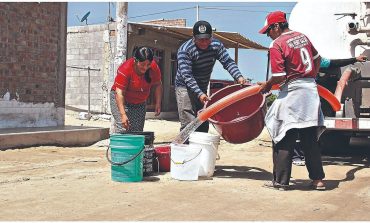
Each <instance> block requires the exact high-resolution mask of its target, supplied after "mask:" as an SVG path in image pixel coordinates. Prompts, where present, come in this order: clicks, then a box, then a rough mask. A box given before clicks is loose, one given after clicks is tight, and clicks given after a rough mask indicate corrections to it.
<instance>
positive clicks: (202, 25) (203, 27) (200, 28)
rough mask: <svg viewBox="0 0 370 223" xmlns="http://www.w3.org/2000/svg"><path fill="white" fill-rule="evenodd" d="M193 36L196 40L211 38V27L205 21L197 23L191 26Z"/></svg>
mask: <svg viewBox="0 0 370 223" xmlns="http://www.w3.org/2000/svg"><path fill="white" fill-rule="evenodd" d="M193 36H194V37H195V38H198V39H202V38H211V37H212V26H211V24H209V23H208V22H206V21H202V20H201V21H198V22H196V23H195V24H194V26H193Z"/></svg>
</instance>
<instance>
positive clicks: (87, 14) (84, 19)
mask: <svg viewBox="0 0 370 223" xmlns="http://www.w3.org/2000/svg"><path fill="white" fill-rule="evenodd" d="M89 15H90V11H88V12H87V13H86V14H85V15H84V16H83V17H82V19H81V21H80V22H84V21H85V22H86V25H87V17H89Z"/></svg>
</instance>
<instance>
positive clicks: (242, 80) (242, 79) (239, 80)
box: [237, 76, 247, 84]
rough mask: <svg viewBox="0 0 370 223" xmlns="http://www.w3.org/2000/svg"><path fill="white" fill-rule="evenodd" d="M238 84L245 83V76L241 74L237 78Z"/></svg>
mask: <svg viewBox="0 0 370 223" xmlns="http://www.w3.org/2000/svg"><path fill="white" fill-rule="evenodd" d="M237 81H238V84H245V83H247V80H245V78H244V77H243V76H242V77H239V78H238V80H237Z"/></svg>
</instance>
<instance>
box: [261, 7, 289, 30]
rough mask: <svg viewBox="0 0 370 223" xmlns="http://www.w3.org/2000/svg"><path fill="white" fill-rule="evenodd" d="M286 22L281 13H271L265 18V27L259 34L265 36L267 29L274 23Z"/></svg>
mask: <svg viewBox="0 0 370 223" xmlns="http://www.w3.org/2000/svg"><path fill="white" fill-rule="evenodd" d="M279 22H287V20H286V15H285V13H284V12H282V11H275V12H271V13H269V14H268V15H267V16H266V21H265V26H264V27H263V28H262V29H261V30H260V31H259V33H261V34H265V33H266V31H267V29H268V28H269V27H270V26H271V25H272V24H275V23H279Z"/></svg>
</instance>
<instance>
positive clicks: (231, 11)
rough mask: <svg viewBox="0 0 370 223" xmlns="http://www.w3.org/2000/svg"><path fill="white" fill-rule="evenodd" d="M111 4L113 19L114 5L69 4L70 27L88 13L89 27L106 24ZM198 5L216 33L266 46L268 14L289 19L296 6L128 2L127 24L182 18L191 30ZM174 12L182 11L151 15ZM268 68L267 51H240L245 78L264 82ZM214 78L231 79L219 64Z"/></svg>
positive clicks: (101, 3)
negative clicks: (276, 13) (283, 14)
mask: <svg viewBox="0 0 370 223" xmlns="http://www.w3.org/2000/svg"><path fill="white" fill-rule="evenodd" d="M109 4H110V6H111V16H112V17H113V18H114V17H115V14H116V7H115V4H112V3H109V2H69V3H68V26H76V25H83V24H82V23H80V22H79V20H78V19H77V17H78V18H80V19H81V18H82V16H83V15H84V14H86V13H87V12H88V11H90V12H91V14H90V15H89V17H88V24H100V23H105V22H107V18H108V14H109ZM197 4H198V5H199V7H200V10H199V15H200V16H199V17H200V19H201V20H206V21H208V22H210V23H211V25H212V26H213V27H214V28H216V30H218V31H230V32H238V33H240V34H242V35H243V36H245V37H247V38H249V39H251V40H253V41H255V42H257V43H259V44H261V45H264V46H269V44H270V42H271V39H270V38H268V37H267V36H266V35H261V34H259V33H258V31H259V29H261V28H262V26H263V24H264V21H265V17H266V15H267V14H268V12H271V11H275V10H281V11H284V12H286V13H287V14H288V16H289V13H290V12H291V10H292V9H293V7H294V5H295V3H294V2H265V3H260V2H233V3H229V2H197V3H196V2H129V3H128V21H131V22H141V21H146V20H153V19H162V18H164V19H175V18H183V19H186V25H187V26H190V27H192V26H193V24H194V23H195V21H196V9H195V6H196V5H197ZM187 8H189V9H187ZM172 10H179V11H173V12H167V13H162V14H156V15H148V14H153V13H160V12H164V11H172ZM146 15H148V16H146ZM229 53H230V55H231V56H232V57H234V50H229ZM266 67H267V55H266V52H264V51H256V50H244V49H242V50H239V68H240V70H241V72H242V73H243V74H244V75H245V76H247V77H249V78H252V79H253V82H256V81H261V80H264V79H265V76H266ZM212 78H215V79H231V77H230V75H229V74H228V73H227V71H225V70H223V68H222V66H221V65H220V64H219V63H217V64H216V66H215V69H214V71H213V74H212Z"/></svg>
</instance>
